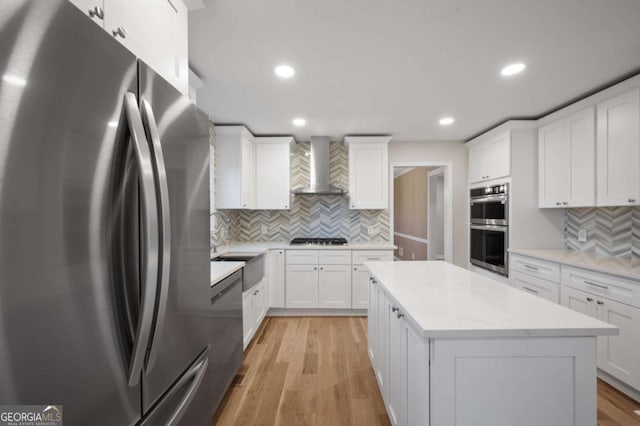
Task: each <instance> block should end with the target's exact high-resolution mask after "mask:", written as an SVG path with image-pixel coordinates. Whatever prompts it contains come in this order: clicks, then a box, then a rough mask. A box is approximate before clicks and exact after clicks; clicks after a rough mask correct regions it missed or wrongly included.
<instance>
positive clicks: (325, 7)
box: [189, 0, 640, 141]
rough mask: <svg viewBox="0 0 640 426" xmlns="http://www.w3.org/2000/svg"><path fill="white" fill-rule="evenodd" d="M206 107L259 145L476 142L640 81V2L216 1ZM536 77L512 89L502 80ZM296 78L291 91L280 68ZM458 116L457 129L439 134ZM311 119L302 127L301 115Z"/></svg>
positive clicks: (200, 21)
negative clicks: (514, 65)
mask: <svg viewBox="0 0 640 426" xmlns="http://www.w3.org/2000/svg"><path fill="white" fill-rule="evenodd" d="M205 4H206V7H205V9H202V10H196V11H192V12H190V14H189V28H190V29H189V55H190V63H191V65H192V66H193V68H194V69H195V70H196V71H197V72H198V73H199V74H200V75H201V77H202V79H203V80H204V84H205V86H204V88H202V89H200V90H199V91H198V104H199V105H200V107H201V108H203V109H204V110H205V111H206V112H207V113H208V114H209V115H210V116H211V117H212V119H213V120H214V122H216V123H243V124H246V125H247V126H248V127H249V128H250V129H251V130H252V131H253V132H254V133H256V134H293V135H295V137H296V138H297V139H298V140H307V139H308V138H309V136H311V135H329V136H331V138H332V139H334V140H338V139H341V138H342V136H344V135H345V134H390V135H392V136H393V137H394V140H405V141H409V140H420V141H423V140H460V139H468V138H470V137H471V136H474V135H476V134H477V133H479V132H481V131H483V130H485V129H487V128H489V127H492V126H494V125H496V124H498V123H500V122H502V121H504V120H505V119H507V118H521V117H537V116H539V115H541V114H543V113H545V112H548V111H550V110H552V109H555V108H557V107H558V106H560V105H562V104H565V103H567V102H568V101H570V100H572V99H575V98H577V97H581V96H582V95H584V94H585V93H587V92H590V91H592V90H594V89H596V88H598V87H600V86H602V85H605V84H608V83H610V82H612V81H614V80H617V79H619V78H621V77H622V76H625V75H628V74H629V73H631V72H634V71H637V70H640V1H639V0H448V1H443V0H398V1H393V0H385V1H383V0H320V1H314V0H308V1H304V0H268V1H256V0H205ZM516 61H522V62H525V63H526V65H527V69H526V70H525V71H524V73H522V74H521V75H518V76H516V77H512V78H510V79H505V78H503V77H501V76H500V74H499V72H500V69H501V68H502V67H503V66H504V65H507V64H509V63H511V62H516ZM280 63H287V64H290V65H292V66H293V67H294V68H295V69H296V75H295V76H294V77H293V78H292V79H290V80H281V79H278V78H276V77H275V75H274V73H273V68H274V67H275V65H277V64H280ZM445 115H451V116H454V117H455V119H456V122H455V124H453V125H452V126H449V127H446V128H444V127H441V126H439V124H438V119H439V118H441V117H443V116H445ZM297 116H301V117H304V118H306V119H307V125H306V127H303V128H296V127H294V126H293V125H292V124H291V120H292V119H293V118H294V117H297Z"/></svg>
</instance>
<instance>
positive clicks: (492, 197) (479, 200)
mask: <svg viewBox="0 0 640 426" xmlns="http://www.w3.org/2000/svg"><path fill="white" fill-rule="evenodd" d="M493 201H504V202H506V201H507V196H506V195H488V196H486V197H471V203H472V204H473V203H490V202H493Z"/></svg>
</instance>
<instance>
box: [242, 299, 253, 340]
mask: <svg viewBox="0 0 640 426" xmlns="http://www.w3.org/2000/svg"><path fill="white" fill-rule="evenodd" d="M255 324H256V321H255V317H254V314H253V291H252V290H250V291H247V292H246V293H245V294H243V295H242V335H243V339H242V340H243V349H246V348H247V346H249V342H250V341H251V337H252V336H253V333H254V332H255Z"/></svg>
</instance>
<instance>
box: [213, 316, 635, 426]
mask: <svg viewBox="0 0 640 426" xmlns="http://www.w3.org/2000/svg"><path fill="white" fill-rule="evenodd" d="M638 409H640V404H638V403H636V402H635V401H633V400H631V399H629V398H627V397H626V396H624V395H622V394H620V393H619V392H618V391H616V390H615V389H613V388H611V387H610V386H609V385H607V384H606V383H603V382H600V381H599V382H598V426H640V416H637V415H635V414H634V413H633V410H638ZM213 423H214V424H215V425H388V424H389V419H388V417H387V415H386V412H385V409H384V404H383V402H382V396H381V395H380V391H379V390H378V385H377V383H376V381H375V377H374V373H373V369H372V368H371V364H370V363H369V358H368V356H367V319H366V318H364V317H288V318H278V317H269V318H266V319H265V321H264V322H263V324H262V326H261V327H260V330H258V333H257V334H256V336H255V337H254V339H253V342H252V343H251V345H250V346H249V348H247V352H246V353H245V359H244V362H243V364H242V367H241V368H240V372H239V373H238V375H237V376H236V378H235V380H234V383H233V384H232V385H231V387H230V388H229V390H228V392H227V395H226V396H225V399H224V401H223V402H222V404H221V405H220V408H219V409H218V412H217V413H216V416H215V418H214V422H213Z"/></svg>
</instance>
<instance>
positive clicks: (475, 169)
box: [469, 145, 488, 183]
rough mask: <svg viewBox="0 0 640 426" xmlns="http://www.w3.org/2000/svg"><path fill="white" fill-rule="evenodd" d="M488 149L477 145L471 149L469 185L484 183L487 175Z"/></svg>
mask: <svg viewBox="0 0 640 426" xmlns="http://www.w3.org/2000/svg"><path fill="white" fill-rule="evenodd" d="M487 158H488V157H487V147H486V146H485V145H476V146H474V147H473V148H469V183H476V182H482V181H483V180H484V179H485V176H486V173H487V168H488V166H487V164H486V163H487Z"/></svg>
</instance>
